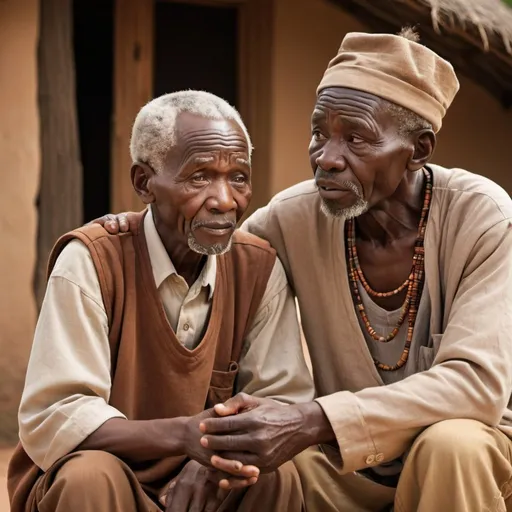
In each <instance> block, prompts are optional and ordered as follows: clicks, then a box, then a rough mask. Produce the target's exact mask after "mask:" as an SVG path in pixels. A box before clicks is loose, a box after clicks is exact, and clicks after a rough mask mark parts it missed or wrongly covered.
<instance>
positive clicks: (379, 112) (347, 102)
mask: <svg viewBox="0 0 512 512" xmlns="http://www.w3.org/2000/svg"><path fill="white" fill-rule="evenodd" d="M387 106H388V102H386V101H385V100H383V99H382V98H380V97H379V96H375V95H374V94H370V93H367V92H363V91H359V90H357V89H349V88H346V87H328V88H325V89H322V90H321V91H320V92H319V93H318V96H317V98H316V103H315V107H314V109H313V114H312V118H313V120H315V119H318V118H324V117H326V116H337V117H340V118H342V119H352V118H353V119H354V120H355V119H360V120H364V121H367V122H371V123H372V124H374V123H376V124H379V125H383V126H384V125H387V124H388V123H389V121H390V120H391V116H390V114H389V112H388V109H387Z"/></svg>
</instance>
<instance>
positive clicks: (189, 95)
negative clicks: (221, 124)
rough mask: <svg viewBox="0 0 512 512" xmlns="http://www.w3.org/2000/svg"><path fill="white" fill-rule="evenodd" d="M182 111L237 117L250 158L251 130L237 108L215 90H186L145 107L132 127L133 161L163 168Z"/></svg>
mask: <svg viewBox="0 0 512 512" xmlns="http://www.w3.org/2000/svg"><path fill="white" fill-rule="evenodd" d="M182 112H188V113H190V114H196V115H198V116H201V117H205V118H207V119H228V120H233V121H235V122H236V123H237V124H238V125H239V126H240V128H241V129H242V131H243V132H244V135H245V138H246V139H247V145H248V148H249V160H250V158H251V154H252V149H253V147H252V143H251V139H250V137H249V132H248V131H247V128H246V127H245V124H244V122H243V121H242V118H241V117H240V114H239V113H238V111H237V110H236V109H235V108H234V107H232V106H231V105H230V104H229V103H228V102H227V101H225V100H223V99H222V98H219V97H218V96H215V95H214V94H211V93H209V92H205V91H193V90H187V91H178V92H173V93H170V94H164V95H163V96H160V97H158V98H155V99H154V100H152V101H150V102H149V103H147V104H146V105H145V106H144V107H142V109H141V110H140V111H139V113H138V114H137V117H136V118H135V122H134V124H133V129H132V137H131V141H130V155H131V157H132V161H133V162H142V163H146V164H148V165H150V166H151V167H152V168H153V169H154V171H155V172H161V171H162V170H163V168H164V165H165V159H166V158H167V155H168V153H169V150H170V149H172V148H173V147H175V146H176V142H177V140H176V119H177V117H178V115H179V114H181V113H182Z"/></svg>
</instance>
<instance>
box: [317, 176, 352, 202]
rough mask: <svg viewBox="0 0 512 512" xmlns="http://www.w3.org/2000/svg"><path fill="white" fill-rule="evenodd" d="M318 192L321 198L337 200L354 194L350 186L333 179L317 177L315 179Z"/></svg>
mask: <svg viewBox="0 0 512 512" xmlns="http://www.w3.org/2000/svg"><path fill="white" fill-rule="evenodd" d="M316 185H317V187H318V192H319V194H320V196H321V197H322V198H323V199H334V200H339V199H341V198H342V197H344V196H347V195H355V194H356V193H355V191H354V190H353V189H351V188H350V187H347V186H343V185H340V184H339V183H336V182H335V181H330V180H324V179H318V180H316Z"/></svg>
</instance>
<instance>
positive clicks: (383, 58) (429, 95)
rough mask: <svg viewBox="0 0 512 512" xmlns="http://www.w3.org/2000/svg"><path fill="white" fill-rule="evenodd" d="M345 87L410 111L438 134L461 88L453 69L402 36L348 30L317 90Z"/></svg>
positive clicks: (437, 56) (435, 55)
mask: <svg viewBox="0 0 512 512" xmlns="http://www.w3.org/2000/svg"><path fill="white" fill-rule="evenodd" d="M326 87H348V88H350V89H358V90H360V91H364V92H368V93H371V94H374V95H375V96H380V97H381V98H384V99H386V100H388V101H391V102H393V103H396V104H397V105H401V106H402V107H406V108H408V109H409V110H412V111H413V112H415V113H416V114H418V115H420V116H421V117H422V118H424V119H426V120H427V121H429V122H430V123H431V124H432V127H433V129H434V131H436V132H437V131H439V129H440V128H441V124H442V119H443V117H444V115H445V113H446V110H447V108H448V107H449V106H450V104H451V102H452V100H453V98H454V97H455V94H456V93H457V91H458V90H459V81H458V80H457V76H456V75H455V71H454V70H453V67H452V65H451V64H450V63H449V62H447V61H446V60H444V59H442V58H441V57H439V55H437V54H436V53H434V52H433V51H432V50H430V49H429V48H427V47H425V46H423V45H421V44H418V43H416V42H414V41H411V40H410V39H407V38H405V37H402V36H395V35H391V34H364V33H359V32H352V33H349V34H347V35H346V36H345V38H344V39H343V41H342V43H341V46H340V49H339V51H338V54H337V55H336V57H334V59H332V60H331V62H329V66H328V67H327V70H326V71H325V74H324V76H323V78H322V81H321V82H320V85H319V86H318V89H317V94H319V93H320V91H321V90H322V89H325V88H326Z"/></svg>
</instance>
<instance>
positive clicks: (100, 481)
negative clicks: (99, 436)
mask: <svg viewBox="0 0 512 512" xmlns="http://www.w3.org/2000/svg"><path fill="white" fill-rule="evenodd" d="M34 495H35V496H34V500H33V503H32V504H31V506H30V507H29V508H28V510H31V511H32V512H35V511H39V512H61V511H62V512H64V511H67V510H73V511H76V512H101V511H107V510H108V511H109V512H110V511H112V512H118V511H119V512H121V511H122V512H156V511H158V510H160V509H159V507H158V506H157V505H155V503H154V502H153V501H152V500H151V499H150V498H149V497H148V496H147V495H146V494H145V493H144V491H143V490H142V487H141V485H140V483H139V482H138V480H137V477H136V476H135V474H134V473H133V471H132V470H131V469H130V468H129V467H128V465H126V464H125V463H124V462H123V461H121V460H120V459H118V458H117V457H115V456H114V455H112V454H110V453H107V452H104V451H95V450H91V451H79V452H75V453H71V454H69V455H66V456H65V457H63V458H62V459H60V460H59V461H57V462H56V463H55V464H54V465H53V466H52V467H51V468H50V469H49V470H48V471H46V472H45V473H44V475H42V477H41V478H40V479H39V481H38V482H37V484H36V489H35V493H34Z"/></svg>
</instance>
